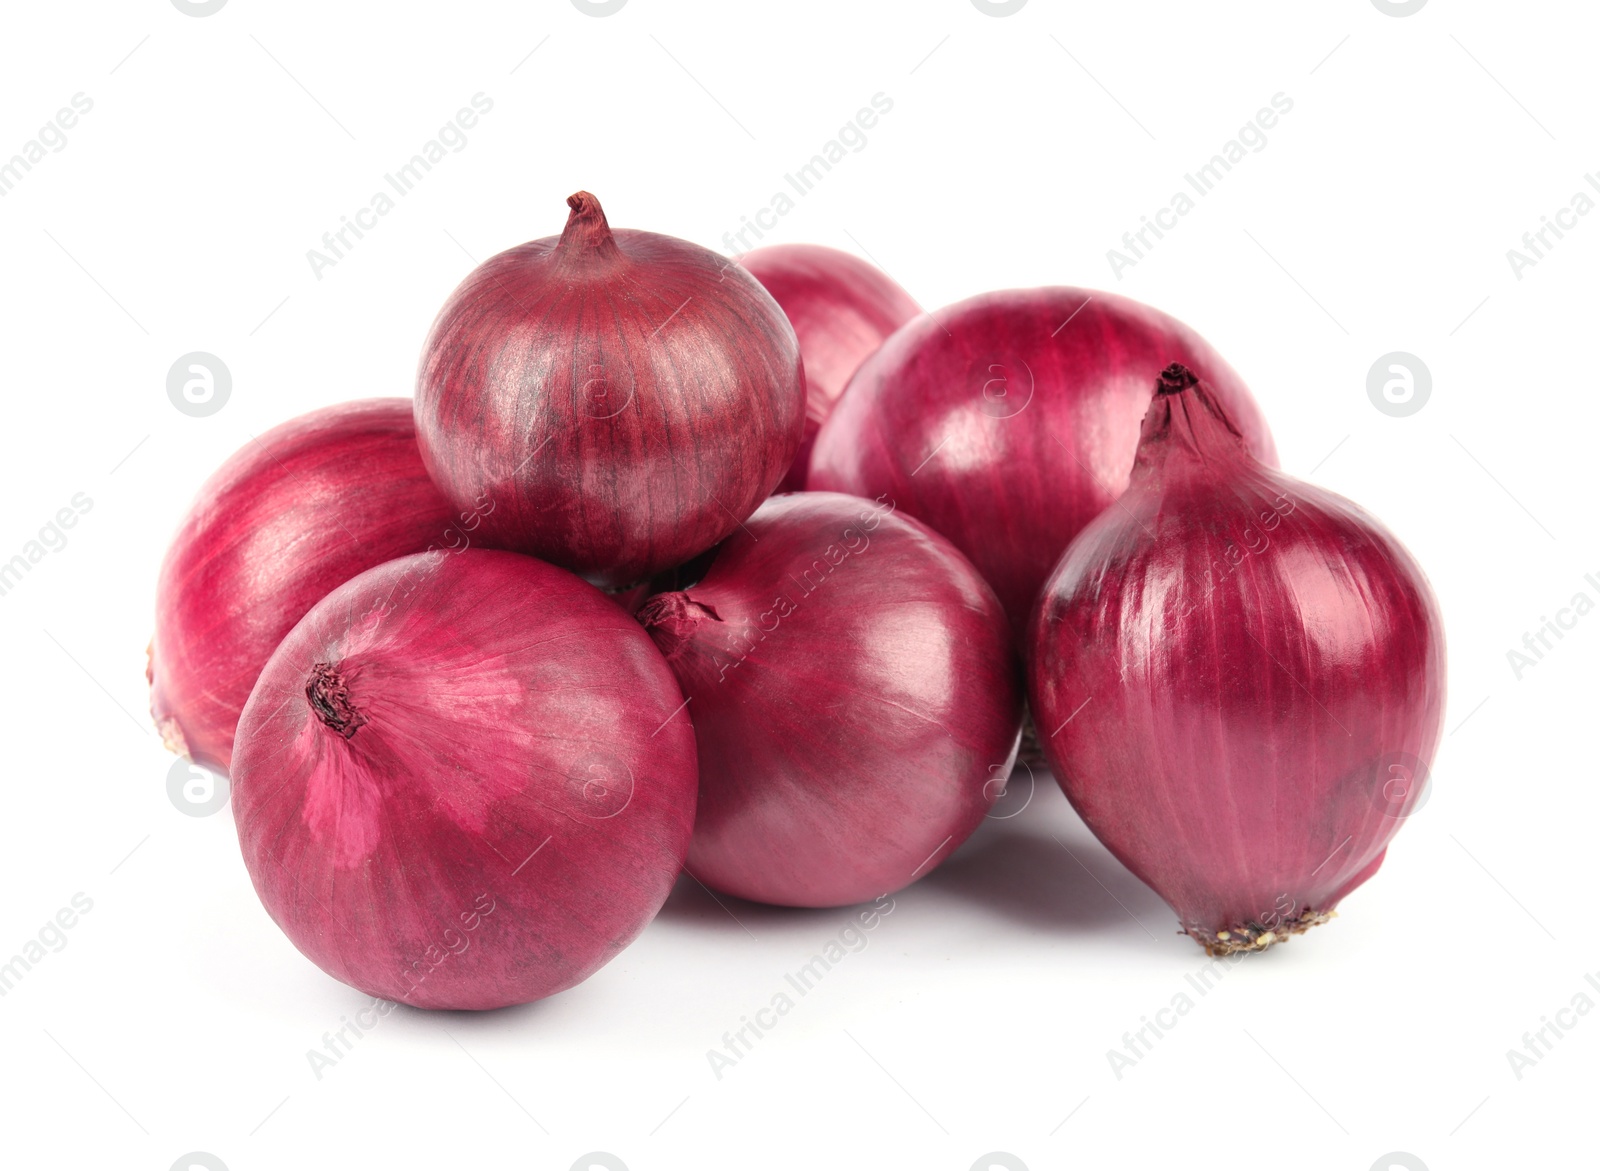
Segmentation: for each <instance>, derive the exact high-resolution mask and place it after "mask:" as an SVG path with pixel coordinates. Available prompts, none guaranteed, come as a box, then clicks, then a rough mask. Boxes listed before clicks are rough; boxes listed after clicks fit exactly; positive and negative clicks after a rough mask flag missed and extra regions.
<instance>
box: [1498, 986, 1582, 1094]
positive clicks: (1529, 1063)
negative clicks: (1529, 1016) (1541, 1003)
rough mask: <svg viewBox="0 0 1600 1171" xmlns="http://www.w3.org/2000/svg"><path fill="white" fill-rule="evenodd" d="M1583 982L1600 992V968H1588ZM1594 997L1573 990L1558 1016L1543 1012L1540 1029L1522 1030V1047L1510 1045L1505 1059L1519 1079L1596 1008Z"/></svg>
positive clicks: (1553, 1049) (1547, 1055)
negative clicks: (1595, 969)
mask: <svg viewBox="0 0 1600 1171" xmlns="http://www.w3.org/2000/svg"><path fill="white" fill-rule="evenodd" d="M1583 979H1584V983H1586V984H1588V985H1589V987H1590V988H1592V989H1594V991H1595V992H1596V993H1597V994H1600V972H1585V973H1584V974H1583ZM1594 1007H1595V1001H1594V999H1593V998H1592V997H1591V996H1590V995H1589V994H1588V993H1587V992H1585V991H1584V990H1583V989H1581V988H1580V989H1578V991H1576V992H1574V993H1573V994H1572V999H1571V1001H1570V1002H1569V1003H1568V1004H1567V1006H1566V1007H1565V1008H1558V1009H1556V1011H1555V1018H1556V1019H1555V1020H1551V1019H1550V1018H1549V1017H1548V1016H1541V1017H1540V1018H1539V1019H1540V1021H1542V1022H1543V1024H1541V1025H1540V1026H1539V1027H1538V1028H1537V1029H1533V1030H1531V1031H1529V1032H1526V1033H1524V1034H1522V1048H1521V1049H1507V1050H1506V1061H1507V1062H1509V1063H1510V1065H1511V1072H1512V1073H1513V1074H1514V1075H1516V1079H1517V1080H1518V1081H1519V1082H1520V1081H1521V1080H1522V1075H1523V1073H1524V1071H1526V1070H1529V1069H1532V1068H1533V1067H1534V1066H1536V1065H1538V1064H1539V1062H1541V1061H1543V1060H1544V1059H1545V1058H1546V1057H1549V1056H1550V1054H1551V1053H1553V1052H1554V1051H1555V1047H1556V1042H1557V1041H1561V1040H1563V1039H1565V1037H1566V1035H1567V1034H1568V1033H1570V1032H1571V1031H1572V1030H1573V1029H1575V1028H1577V1027H1578V1024H1579V1022H1580V1021H1581V1020H1582V1019H1583V1018H1584V1017H1586V1016H1588V1015H1589V1014H1590V1013H1591V1012H1593V1011H1594Z"/></svg>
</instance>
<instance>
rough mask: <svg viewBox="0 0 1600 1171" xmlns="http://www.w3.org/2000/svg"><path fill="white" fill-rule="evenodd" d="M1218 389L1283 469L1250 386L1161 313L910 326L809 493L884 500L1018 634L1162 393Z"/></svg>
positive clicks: (1102, 307) (1129, 310) (1120, 474)
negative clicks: (984, 589) (989, 593)
mask: <svg viewBox="0 0 1600 1171" xmlns="http://www.w3.org/2000/svg"><path fill="white" fill-rule="evenodd" d="M1169 362H1182V363H1184V364H1185V365H1187V366H1189V367H1191V368H1192V369H1194V370H1195V371H1197V372H1198V373H1200V374H1201V376H1202V377H1205V378H1206V379H1208V380H1209V381H1210V382H1211V384H1212V385H1213V386H1214V387H1215V388H1216V393H1217V394H1218V395H1219V396H1221V398H1222V400H1223V403H1224V404H1225V405H1226V407H1227V408H1228V409H1229V411H1230V412H1232V413H1233V415H1234V417H1235V418H1236V419H1237V420H1238V421H1239V423H1240V425H1241V426H1242V427H1243V428H1244V432H1245V434H1246V435H1247V436H1248V437H1249V440H1250V443H1251V447H1252V450H1253V451H1254V452H1255V454H1256V456H1257V457H1258V458H1260V459H1262V460H1264V461H1266V462H1268V463H1271V464H1274V465H1275V464H1276V463H1277V454H1276V450H1275V449H1274V447H1273V444H1272V438H1271V435H1270V434H1269V432H1268V430H1267V425H1266V421H1265V420H1264V419H1263V417H1262V415H1261V412H1260V410H1259V409H1258V408H1257V407H1256V405H1255V402H1254V400H1253V399H1252V398H1251V397H1250V392H1249V391H1248V389H1246V387H1245V384H1244V382H1243V380H1242V379H1240V377H1239V376H1238V375H1237V374H1236V373H1234V371H1233V370H1232V369H1231V368H1230V367H1229V366H1228V364H1227V363H1226V362H1225V361H1224V360H1223V359H1222V358H1221V357H1220V356H1219V355H1218V354H1217V353H1216V351H1215V350H1213V349H1212V348H1211V347H1210V346H1209V345H1208V344H1207V343H1206V342H1205V341H1204V340H1203V339H1202V338H1201V337H1200V336H1199V335H1198V334H1196V333H1194V331H1192V330H1190V329H1189V328H1188V327H1187V326H1185V325H1183V324H1182V323H1181V322H1179V321H1177V320H1175V319H1173V318H1171V317H1169V316H1167V315H1166V314H1165V313H1162V312H1160V311H1159V310H1156V309H1152V308H1151V307H1150V306H1148V305H1142V304H1140V303H1139V302H1137V301H1133V300H1129V299H1128V298H1126V297H1119V296H1116V295H1114V294H1111V293H1103V292H1097V291H1095V290H1091V289H1075V288H1059V287H1057V288H1042V289H1014V290H1007V291H1003V292H994V293H985V294H982V295H980V296H977V297H973V298H971V299H970V300H966V301H962V302H960V303H959V304H956V305H953V306H951V307H949V308H946V309H940V310H938V311H936V312H934V313H932V314H930V315H926V316H923V317H919V318H917V319H915V320H913V321H912V322H910V323H909V324H907V325H905V326H902V327H901V328H900V329H899V330H898V331H897V332H896V333H895V334H894V335H893V336H892V337H890V338H889V340H888V341H886V342H885V343H884V344H883V346H882V347H881V348H880V349H879V350H877V351H876V352H875V353H874V354H873V355H872V356H871V357H869V358H868V359H867V360H866V361H865V362H863V363H862V365H861V368H860V369H859V370H857V371H856V374H855V376H854V377H853V378H852V379H851V380H850V385H849V386H848V387H846V389H845V392H844V395H843V397H842V398H840V400H839V403H838V405H837V406H836V407H835V408H834V410H833V413H832V414H831V415H830V416H829V417H828V420H827V421H826V422H825V423H824V424H823V425H822V429H821V430H820V431H819V432H818V434H817V440H816V446H815V447H814V448H813V450H812V454H811V470H810V474H809V476H808V478H807V482H806V483H807V487H808V488H811V489H816V490H823V491H837V492H850V493H854V494H855V495H858V496H868V497H873V498H876V497H877V496H879V495H884V494H887V495H888V496H889V497H890V498H891V499H893V500H895V501H897V502H898V503H899V505H900V507H901V508H902V509H903V510H904V512H905V513H906V514H907V515H910V516H914V517H916V518H917V519H918V520H922V521H925V522H926V523H928V524H929V525H932V526H933V528H934V529H936V530H937V531H939V532H941V533H943V534H944V535H945V536H946V537H949V538H950V540H952V541H954V542H955V544H956V547H957V548H958V549H960V550H961V551H962V552H963V553H965V554H966V555H967V557H968V558H970V559H971V561H972V563H973V564H974V565H976V566H977V567H978V570H979V572H981V573H982V574H983V576H984V577H985V578H986V579H987V580H988V582H989V584H990V585H992V586H994V589H995V592H996V593H997V594H999V595H1000V600H1001V602H1003V603H1004V604H1005V607H1006V612H1007V613H1008V614H1009V615H1010V616H1011V620H1012V623H1013V626H1014V628H1015V629H1016V630H1017V632H1018V633H1019V634H1020V633H1021V631H1022V629H1023V627H1024V626H1025V624H1026V622H1027V618H1028V615H1029V613H1030V610H1031V607H1032V605H1033V601H1034V598H1035V597H1036V596H1037V595H1038V592H1039V587H1040V586H1041V585H1042V584H1044V579H1045V578H1046V577H1047V576H1048V575H1049V573H1050V571H1051V569H1052V568H1054V566H1055V563H1056V561H1057V560H1059V559H1060V557H1061V554H1062V552H1063V551H1064V550H1065V549H1066V547H1067V545H1068V543H1069V542H1070V541H1071V540H1072V538H1073V537H1075V536H1077V535H1078V533H1079V531H1080V530H1081V529H1082V528H1083V526H1084V525H1086V524H1088V523H1089V521H1090V520H1092V519H1093V518H1094V517H1095V516H1096V515H1098V514H1099V513H1100V511H1101V510H1102V509H1104V508H1106V507H1107V506H1108V505H1109V504H1110V503H1111V502H1112V501H1113V500H1115V499H1116V498H1117V496H1118V495H1119V494H1120V493H1121V492H1122V490H1123V489H1124V488H1126V487H1127V485H1128V473H1129V472H1130V471H1131V470H1132V468H1133V453H1134V449H1135V448H1136V447H1137V446H1138V440H1139V420H1140V419H1141V418H1143V417H1144V411H1145V407H1146V406H1147V405H1148V403H1149V400H1150V387H1151V386H1152V385H1153V384H1154V383H1155V379H1156V376H1157V375H1159V374H1160V372H1161V370H1162V368H1163V367H1164V366H1166V365H1167V364H1168V363H1169Z"/></svg>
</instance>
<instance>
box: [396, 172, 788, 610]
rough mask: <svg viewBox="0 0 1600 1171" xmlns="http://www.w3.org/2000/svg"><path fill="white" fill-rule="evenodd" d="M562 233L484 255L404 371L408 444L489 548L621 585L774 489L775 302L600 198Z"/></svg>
mask: <svg viewBox="0 0 1600 1171" xmlns="http://www.w3.org/2000/svg"><path fill="white" fill-rule="evenodd" d="M567 204H568V206H570V207H571V209H572V213H571V215H570V216H569V217H568V219H567V227H566V230H565V231H564V232H562V234H561V235H560V237H559V238H558V237H554V236H551V237H547V238H545V239H542V240H535V241H533V242H532V243H529V244H523V245H521V246H519V247H516V248H513V249H511V250H510V251H508V252H502V253H500V255H498V256H495V257H492V258H491V259H489V260H487V261H485V262H484V263H483V264H481V265H479V266H478V267H477V268H476V269H474V270H473V271H472V273H471V274H470V275H469V276H468V277H467V279H466V280H465V281H463V282H462V284H461V286H460V287H459V288H458V289H456V291H455V292H454V293H452V294H451V295H450V299H449V300H448V301H446V302H445V305H444V308H443V309H441V310H440V311H439V316H438V319H437V320H436V321H435V322H434V323H433V330H432V332H431V333H430V334H429V335H428V341H427V345H426V346H425V347H424V349H423V353H422V363H421V366H420V368H419V370H418V373H417V396H416V412H417V430H418V435H419V439H420V441H421V445H422V457H423V459H424V460H425V461H426V463H427V465H428V470H429V471H430V472H432V473H433V477H434V479H435V481H437V483H438V484H439V487H440V488H441V489H442V490H443V492H444V494H445V495H446V496H447V497H448V498H449V499H450V500H451V501H453V502H454V503H455V504H456V505H457V507H459V508H467V507H469V506H470V504H471V502H472V501H474V500H476V499H478V498H479V497H480V496H482V495H484V494H486V493H487V494H488V495H489V496H491V497H492V498H493V499H494V500H495V501H496V502H497V504H498V505H499V506H498V507H497V508H496V509H495V511H494V513H493V514H491V515H490V516H488V517H485V518H484V532H485V535H486V536H487V537H488V538H489V539H490V541H491V542H492V543H494V544H496V545H499V546H502V547H505V548H510V549H517V550H520V551H522V552H525V553H532V554H534V555H535V556H538V557H541V558H543V559H545V560H546V561H551V562H554V563H555V564H557V565H563V566H566V567H567V568H568V569H571V570H573V571H574V572H576V573H580V574H582V575H584V576H585V577H587V578H589V579H590V580H592V581H594V582H595V583H597V584H599V585H602V586H606V587H608V588H620V587H625V586H631V585H634V584H636V583H637V582H639V581H641V580H643V579H645V578H647V577H649V576H650V575H651V574H653V573H657V572H659V571H661V570H664V569H668V568H671V567H672V566H674V565H677V564H679V563H681V562H684V561H687V560H689V558H691V557H693V556H694V555H695V554H697V553H700V552H703V551H704V550H706V549H708V548H710V547H711V546H712V545H714V544H716V543H717V542H718V541H720V540H721V539H722V538H723V537H725V536H727V535H728V534H729V533H730V532H732V531H733V530H734V529H735V528H736V527H738V524H739V522H740V521H742V520H744V518H745V517H747V516H749V515H750V514H751V513H752V512H754V511H755V509H756V506H757V505H758V504H760V503H761V501H762V500H763V499H765V498H766V496H767V495H768V493H770V492H771V491H772V489H773V488H774V487H776V486H777V483H778V481H779V480H781V479H782V478H783V475H784V473H785V472H786V471H787V470H788V468H789V464H790V462H791V461H792V460H793V459H794V453H795V449H796V447H798V446H799V443H800V434H801V430H802V427H803V425H804V411H805V376H804V374H803V373H802V370H801V364H800V350H799V345H798V343H797V342H796V340H795V336H794V330H793V329H792V328H790V326H789V322H788V320H787V319H786V318H785V317H784V315H783V311H782V310H781V309H779V308H778V306H777V303H776V302H775V301H773V299H772V298H771V297H770V296H768V295H767V293H766V291H765V290H764V289H762V287H761V286H760V284H759V283H757V281H756V280H755V278H754V277H752V276H750V274H749V273H747V272H745V271H744V270H743V269H741V268H740V267H739V266H738V265H736V264H734V263H733V262H732V261H728V260H724V259H723V258H722V257H720V256H718V255H717V254H716V253H714V252H711V251H709V250H707V249H705V248H701V247H699V246H698V245H695V244H690V243H688V242H686V241H684V240H678V239H674V238H673V237H671V236H660V235H656V234H655V233H653V232H637V231H627V230H622V231H617V232H613V231H612V230H611V228H610V226H609V225H608V224H607V223H606V217H605V214H604V213H603V212H602V211H601V210H600V203H599V201H598V200H596V199H595V197H594V196H592V195H590V194H588V193H587V192H584V191H580V192H578V193H577V194H576V195H574V196H572V197H571V198H570V199H568V200H567Z"/></svg>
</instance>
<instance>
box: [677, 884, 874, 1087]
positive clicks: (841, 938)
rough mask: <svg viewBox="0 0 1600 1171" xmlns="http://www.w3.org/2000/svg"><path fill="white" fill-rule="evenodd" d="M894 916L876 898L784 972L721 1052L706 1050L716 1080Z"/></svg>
mask: <svg viewBox="0 0 1600 1171" xmlns="http://www.w3.org/2000/svg"><path fill="white" fill-rule="evenodd" d="M886 901H887V905H885V903H886ZM893 913H894V899H893V898H892V897H890V896H889V895H886V894H882V895H879V896H878V897H877V899H876V900H875V901H874V902H873V904H872V906H870V907H868V908H867V909H866V910H864V911H861V912H858V913H857V914H856V916H855V917H854V919H852V920H851V922H850V923H848V924H847V925H846V926H845V927H844V928H843V929H842V930H841V931H839V932H838V934H836V935H835V936H834V937H833V938H831V939H829V940H828V942H827V943H826V944H824V945H823V947H822V948H821V950H819V951H818V952H816V954H814V955H813V956H812V957H811V958H810V959H809V960H808V961H806V963H804V964H802V965H801V966H800V967H799V968H796V969H795V970H794V971H793V972H785V973H784V976H783V982H784V984H785V985H786V987H785V988H780V989H778V991H776V992H774V993H773V994H772V996H771V997H770V998H769V1000H768V1002H767V1003H766V1004H764V1005H762V1006H761V1007H760V1008H758V1009H756V1010H755V1011H754V1012H753V1013H751V1014H749V1015H748V1016H741V1017H740V1018H739V1021H740V1024H739V1027H738V1028H737V1029H732V1030H730V1031H728V1032H726V1033H723V1034H722V1048H721V1049H707V1050H706V1061H707V1062H708V1063H709V1064H710V1066H711V1072H712V1074H714V1075H715V1076H716V1079H717V1080H718V1081H719V1082H720V1081H721V1080H722V1074H723V1071H724V1070H727V1069H732V1068H733V1067H734V1066H735V1065H737V1064H738V1063H739V1062H740V1061H742V1060H744V1059H745V1058H746V1057H748V1056H750V1054H751V1053H753V1052H755V1046H756V1042H757V1041H759V1040H761V1038H762V1037H764V1036H766V1035H767V1034H768V1033H770V1032H771V1031H772V1030H773V1029H775V1028H777V1027H778V1022H779V1021H780V1020H782V1019H783V1018H784V1017H786V1016H788V1015H789V1014H790V1013H791V1012H793V1011H794V1008H795V1005H796V1003H797V1001H796V999H795V997H800V998H802V999H803V998H804V997H806V996H808V995H810V993H811V992H812V991H813V990H814V989H815V988H816V987H817V985H818V984H819V983H821V981H822V978H823V977H824V976H826V975H827V974H828V973H829V972H831V971H832V970H833V969H834V968H835V967H837V966H838V965H839V964H841V963H843V962H844V958H845V957H846V956H847V955H852V954H854V953H856V952H862V951H865V950H866V949H867V944H868V943H870V942H871V940H870V939H869V938H868V936H867V932H869V931H871V930H872V929H873V928H875V927H877V926H878V924H879V923H881V922H883V920H884V919H885V918H886V917H888V916H889V915H892V914H893ZM788 989H793V991H794V993H795V995H794V996H790V995H789V992H788ZM752 1018H754V1019H752Z"/></svg>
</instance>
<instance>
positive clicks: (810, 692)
mask: <svg viewBox="0 0 1600 1171" xmlns="http://www.w3.org/2000/svg"><path fill="white" fill-rule="evenodd" d="M638 617H639V620H640V621H641V622H642V623H644V625H645V627H646V628H647V629H648V630H649V631H650V634H651V636H652V637H653V638H655V640H656V643H657V645H658V646H660V647H661V648H662V650H663V652H664V653H665V654H666V656H667V661H668V662H669V663H670V664H671V666H672V669H673V671H674V672H675V673H676V674H677V676H678V680H679V682H680V683H681V684H682V686H683V691H684V694H685V695H686V696H688V697H689V698H688V702H689V712H690V714H691V716H692V717H693V720H694V729H695V736H696V740H697V742H698V744H699V756H700V805H699V811H698V813H697V816H696V821H695V832H694V841H693V843H692V844H691V846H690V849H689V871H690V873H691V874H693V875H694V876H695V878H697V879H699V880H700V881H701V882H704V883H705V884H707V885H708V886H711V887H713V888H715V889H717V890H720V891H723V892H724V893H727V894H732V895H737V896H739V897H741V898H747V899H754V900H757V901H759V902H765V903H777V904H781V905H785V906H797V907H832V906H844V905H847V904H850V903H857V902H861V901H863V900H866V899H871V898H874V897H876V896H878V895H880V894H885V893H888V892H891V891H895V890H898V889H900V888H901V887H903V886H906V885H907V884H909V883H910V882H912V881H914V880H915V879H917V878H920V877H922V876H923V875H925V874H927V873H929V872H930V871H931V870H933V869H934V868H935V867H936V866H938V865H939V863H940V862H942V861H943V860H944V859H945V858H946V857H947V856H949V854H950V853H951V852H952V851H954V850H955V848H956V847H957V846H959V845H960V844H961V842H962V841H963V840H965V838H966V837H967V835H968V834H970V833H971V832H972V830H973V829H974V828H976V826H977V825H978V823H979V822H980V821H982V820H983V817H984V815H985V813H986V812H987V811H988V810H989V808H990V807H991V806H992V805H993V804H994V802H995V800H996V799H998V797H999V796H1000V794H1001V792H1002V791H1003V789H1004V786H1005V779H1006V777H1007V776H1008V774H1009V773H1010V769H1011V763H1012V759H1013V758H1014V756H1015V753H1016V745H1017V738H1018V730H1019V726H1020V722H1021V714H1022V713H1021V702H1022V699H1021V690H1022V688H1021V678H1020V670H1019V668H1018V664H1017V663H1016V661H1015V658H1014V654H1013V651H1012V649H1011V641H1010V636H1009V631H1008V628H1007V624H1006V620H1005V615H1004V612H1003V611H1002V609H1001V607H1000V603H999V600H998V599H997V598H996V597H995V596H994V592H993V591H992V590H991V589H990V588H989V587H988V585H987V584H986V583H985V582H984V581H983V579H982V578H981V577H980V576H979V575H978V573H977V570H976V569H974V568H973V566H972V565H971V563H970V562H968V561H967V560H966V558H964V557H962V556H961V554H960V552H959V551H957V550H956V548H955V547H954V546H953V545H951V544H950V543H949V542H948V541H946V540H945V539H944V538H943V537H940V536H939V535H938V534H936V533H934V532H933V531H932V530H930V529H928V528H927V527H926V526H924V525H922V524H919V523H918V522H916V521H913V520H910V519H907V518H904V517H901V516H898V515H896V514H895V513H894V512H893V502H892V501H882V502H874V501H868V500H861V499H858V498H855V497H848V496H842V495H839V494H837V493H831V492H828V493H812V492H803V493H794V494H786V495H781V496H775V497H773V498H772V499H771V500H769V501H767V503H766V504H764V505H762V506H761V508H760V510H758V511H757V512H756V514H755V515H754V516H753V517H751V518H750V519H749V520H748V521H747V522H746V524H745V531H742V532H740V533H738V534H736V535H735V536H733V537H731V538H729V539H728V541H727V542H726V543H724V544H723V546H722V547H721V548H720V549H719V550H718V552H717V555H716V559H715V560H714V561H713V562H712V563H711V567H710V569H709V570H708V571H707V572H706V574H705V577H704V579H703V580H702V581H701V582H700V583H699V584H698V585H696V586H693V587H691V588H690V589H688V590H687V591H678V592H674V593H667V594H659V595H657V596H656V597H654V598H652V599H651V600H650V601H649V602H647V603H646V604H645V606H644V608H643V609H641V610H640V612H639V615H638Z"/></svg>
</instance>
